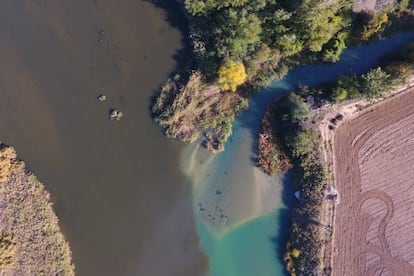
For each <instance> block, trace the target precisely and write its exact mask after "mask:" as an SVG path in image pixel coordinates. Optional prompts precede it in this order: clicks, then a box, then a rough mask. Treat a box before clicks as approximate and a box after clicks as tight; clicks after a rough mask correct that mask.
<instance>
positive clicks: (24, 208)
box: [0, 145, 74, 275]
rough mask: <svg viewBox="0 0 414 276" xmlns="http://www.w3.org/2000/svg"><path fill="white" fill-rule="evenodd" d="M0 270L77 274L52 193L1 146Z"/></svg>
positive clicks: (27, 273) (6, 148) (8, 150)
mask: <svg viewBox="0 0 414 276" xmlns="http://www.w3.org/2000/svg"><path fill="white" fill-rule="evenodd" d="M0 270H1V274H2V275H74V266H73V264H72V254H71V251H70V248H69V245H68V243H67V241H66V240H65V238H64V236H63V234H62V233H61V231H60V229H59V225H58V218H57V217H56V215H55V213H54V212H53V209H52V204H51V202H50V195H49V193H48V192H47V191H46V190H45V189H44V187H43V185H42V184H41V183H40V182H39V181H38V180H37V179H36V177H35V176H33V175H32V174H30V173H28V172H26V171H25V165H24V163H23V162H22V161H19V160H18V159H17V156H16V152H15V151H14V149H13V148H11V147H6V146H4V145H0Z"/></svg>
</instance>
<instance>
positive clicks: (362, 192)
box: [332, 89, 414, 276]
mask: <svg viewBox="0 0 414 276" xmlns="http://www.w3.org/2000/svg"><path fill="white" fill-rule="evenodd" d="M334 167H335V179H336V181H335V182H336V188H337V190H338V191H339V193H340V194H341V203H340V204H339V205H338V206H337V209H336V216H335V228H334V253H333V271H332V272H333V273H332V274H333V275H399V276H400V275H414V231H413V230H412V229H413V228H414V213H413V210H414V185H413V184H414V89H413V90H411V91H410V92H407V93H404V94H401V95H399V96H396V97H394V98H392V99H389V100H387V101H386V102H384V103H381V104H378V105H375V106H373V107H370V108H368V109H367V110H366V111H365V112H363V113H362V114H361V115H359V116H358V117H356V118H355V119H351V120H348V121H345V122H343V123H342V124H341V126H340V127H338V128H337V130H336V131H335V139H334Z"/></svg>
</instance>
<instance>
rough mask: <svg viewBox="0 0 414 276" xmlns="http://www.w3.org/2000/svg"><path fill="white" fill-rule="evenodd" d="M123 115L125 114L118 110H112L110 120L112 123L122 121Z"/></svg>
mask: <svg viewBox="0 0 414 276" xmlns="http://www.w3.org/2000/svg"><path fill="white" fill-rule="evenodd" d="M123 115H124V114H123V113H122V112H121V111H119V110H116V109H111V111H109V119H110V120H111V121H114V120H116V121H119V120H121V118H122V116H123Z"/></svg>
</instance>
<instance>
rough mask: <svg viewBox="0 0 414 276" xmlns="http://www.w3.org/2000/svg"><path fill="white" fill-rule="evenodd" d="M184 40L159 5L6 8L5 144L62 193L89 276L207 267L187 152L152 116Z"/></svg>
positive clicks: (69, 232) (60, 2)
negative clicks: (113, 114) (118, 116)
mask: <svg viewBox="0 0 414 276" xmlns="http://www.w3.org/2000/svg"><path fill="white" fill-rule="evenodd" d="M181 40H182V37H181V35H180V33H179V31H178V30H177V29H175V28H173V27H171V26H170V24H169V23H168V22H167V15H166V14H165V13H164V12H163V11H161V10H159V9H157V8H155V7H154V6H153V5H151V4H150V3H148V1H142V0H123V1H118V0H71V1H67V0H54V1H49V0H2V1H0V60H1V65H0V96H1V100H0V117H1V118H2V119H1V120H0V140H1V141H2V142H3V143H6V144H10V145H13V146H15V147H16V150H17V152H18V153H19V157H20V158H22V159H23V160H24V161H26V163H27V166H28V167H29V169H30V170H31V171H33V172H34V173H35V174H36V175H37V176H38V178H39V179H40V180H41V181H42V182H43V183H44V184H45V185H46V187H47V189H48V190H49V191H50V192H51V194H52V195H53V201H54V203H55V207H56V211H57V215H58V217H59V218H60V222H61V223H60V224H61V226H62V228H63V230H64V232H65V235H66V237H67V238H68V239H69V242H70V245H71V248H72V251H73V256H74V262H75V265H76V271H77V275H81V276H82V275H87V276H93V275H98V276H103V275H111V276H113V275H199V274H201V273H202V271H204V268H205V263H206V260H205V258H204V255H203V254H202V253H201V252H200V251H199V250H198V237H197V232H196V228H195V221H194V219H193V216H192V207H191V205H192V202H191V199H190V197H191V192H190V190H189V188H188V187H187V186H185V179H184V176H183V175H182V174H181V172H180V171H179V168H178V166H177V164H178V163H179V155H180V152H181V150H182V146H183V144H181V143H179V142H177V141H173V140H169V139H166V138H165V137H164V136H163V135H162V133H161V130H160V129H159V128H158V126H156V124H154V123H153V122H152V119H151V116H150V112H149V107H150V102H151V97H152V96H154V95H155V93H156V90H157V89H158V87H159V86H160V84H161V83H162V82H163V81H164V80H165V79H166V78H167V76H168V74H170V73H171V72H172V71H173V70H174V67H175V66H176V62H175V60H174V58H173V57H174V55H175V54H176V53H177V51H178V50H180V49H181V47H182V45H181ZM99 94H105V95H106V96H107V97H108V100H107V101H105V102H103V103H99V102H98V101H97V96H98V95H99ZM111 108H118V109H120V110H121V111H122V112H123V113H124V117H123V118H122V120H121V121H119V122H113V121H109V120H108V112H109V109H111Z"/></svg>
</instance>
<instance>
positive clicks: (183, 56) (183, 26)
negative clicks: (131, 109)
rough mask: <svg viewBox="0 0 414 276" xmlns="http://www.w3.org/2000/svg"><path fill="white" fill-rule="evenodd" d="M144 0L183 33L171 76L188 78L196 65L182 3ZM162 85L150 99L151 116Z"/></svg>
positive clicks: (174, 58) (174, 57)
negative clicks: (161, 11) (160, 11)
mask: <svg viewBox="0 0 414 276" xmlns="http://www.w3.org/2000/svg"><path fill="white" fill-rule="evenodd" d="M143 1H144V2H147V3H150V4H152V5H153V6H155V7H156V8H158V9H161V10H163V11H164V12H165V20H166V21H167V22H168V24H170V26H171V27H173V28H175V29H177V30H178V31H179V32H180V33H181V48H180V49H177V51H176V52H175V53H174V55H173V56H172V59H173V60H174V62H175V67H174V69H173V70H171V73H170V74H169V76H168V77H169V78H171V77H173V76H174V75H176V74H177V73H179V74H180V75H181V76H182V77H183V78H184V79H186V78H187V77H188V75H189V73H190V72H191V70H192V68H193V67H194V64H193V59H192V47H191V41H190V39H188V37H189V28H188V27H189V22H188V20H187V18H186V16H185V14H184V11H183V10H182V8H181V6H180V4H179V3H178V2H176V1H165V0H143ZM160 89H161V85H160V87H158V88H157V89H155V90H154V91H153V93H152V95H153V96H152V97H150V99H149V103H148V112H149V113H150V116H151V117H153V114H152V110H151V108H152V105H153V104H154V102H155V100H156V99H157V97H158V95H159V93H160Z"/></svg>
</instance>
